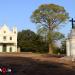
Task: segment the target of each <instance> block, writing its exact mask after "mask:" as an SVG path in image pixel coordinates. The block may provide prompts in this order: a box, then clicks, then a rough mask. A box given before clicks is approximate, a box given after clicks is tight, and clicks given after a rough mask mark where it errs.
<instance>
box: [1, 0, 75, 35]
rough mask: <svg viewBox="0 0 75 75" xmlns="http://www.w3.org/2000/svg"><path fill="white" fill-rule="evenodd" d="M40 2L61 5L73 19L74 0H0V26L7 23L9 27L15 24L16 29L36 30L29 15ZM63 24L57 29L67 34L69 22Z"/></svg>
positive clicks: (74, 16) (74, 13)
mask: <svg viewBox="0 0 75 75" xmlns="http://www.w3.org/2000/svg"><path fill="white" fill-rule="evenodd" d="M41 4H58V5H60V6H63V7H64V8H65V10H66V11H67V12H68V13H69V17H70V18H74V19H75V0H0V26H2V25H3V24H7V25H8V26H9V27H10V28H12V27H13V26H16V27H17V28H18V31H21V30H23V29H25V30H26V29H30V30H32V31H34V32H36V31H37V27H36V25H35V24H34V23H32V22H31V20H30V16H31V15H32V12H34V10H36V9H37V8H38V7H39V6H40V5H41ZM63 25H64V26H63V27H61V28H60V29H59V31H60V32H62V33H63V34H65V36H67V35H68V33H69V32H70V30H71V23H70V22H67V23H66V24H63Z"/></svg>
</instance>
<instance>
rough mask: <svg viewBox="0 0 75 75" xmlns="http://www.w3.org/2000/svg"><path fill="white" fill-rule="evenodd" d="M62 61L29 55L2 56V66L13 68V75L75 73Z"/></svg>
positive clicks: (69, 74) (66, 74)
mask: <svg viewBox="0 0 75 75" xmlns="http://www.w3.org/2000/svg"><path fill="white" fill-rule="evenodd" d="M63 65H64V64H62V63H60V64H59V63H54V62H47V61H39V60H34V59H32V58H27V57H0V66H6V67H10V68H12V69H13V71H14V74H13V75H75V70H74V68H73V69H69V68H66V67H64V66H63Z"/></svg>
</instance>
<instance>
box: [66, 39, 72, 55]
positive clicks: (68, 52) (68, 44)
mask: <svg viewBox="0 0 75 75" xmlns="http://www.w3.org/2000/svg"><path fill="white" fill-rule="evenodd" d="M70 47H71V46H70V40H69V39H67V40H66V55H67V56H71V50H70V49H71V48H70Z"/></svg>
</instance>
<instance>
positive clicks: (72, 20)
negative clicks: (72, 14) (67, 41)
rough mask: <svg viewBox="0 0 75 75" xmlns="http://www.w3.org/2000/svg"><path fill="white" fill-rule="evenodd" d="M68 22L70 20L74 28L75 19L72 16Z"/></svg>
mask: <svg viewBox="0 0 75 75" xmlns="http://www.w3.org/2000/svg"><path fill="white" fill-rule="evenodd" d="M70 22H72V28H74V22H75V20H74V19H73V18H72V19H71V20H70Z"/></svg>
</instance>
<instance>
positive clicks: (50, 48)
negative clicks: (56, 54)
mask: <svg viewBox="0 0 75 75" xmlns="http://www.w3.org/2000/svg"><path fill="white" fill-rule="evenodd" d="M49 54H53V51H52V46H51V44H50V43H49Z"/></svg>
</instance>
